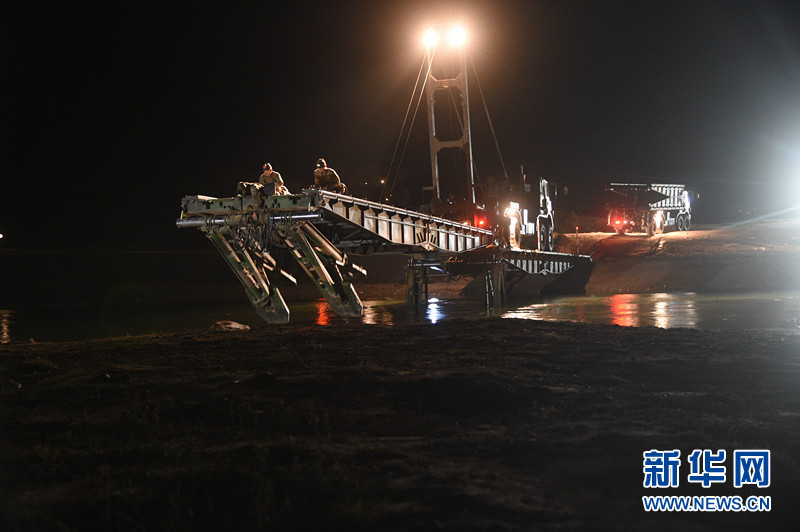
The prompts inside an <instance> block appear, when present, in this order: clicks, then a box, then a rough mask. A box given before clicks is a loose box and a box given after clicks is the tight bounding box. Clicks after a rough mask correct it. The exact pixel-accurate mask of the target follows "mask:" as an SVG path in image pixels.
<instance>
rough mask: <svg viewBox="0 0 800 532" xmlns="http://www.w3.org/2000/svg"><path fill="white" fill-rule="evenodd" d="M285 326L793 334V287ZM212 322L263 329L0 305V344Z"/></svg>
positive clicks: (310, 319)
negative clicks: (467, 322)
mask: <svg viewBox="0 0 800 532" xmlns="http://www.w3.org/2000/svg"><path fill="white" fill-rule="evenodd" d="M290 310H291V325H293V326H308V325H318V326H331V325H337V324H341V323H365V324H383V325H399V324H410V323H437V322H439V321H441V320H445V319H450V318H464V317H481V316H487V315H490V316H500V317H503V318H521V319H534V320H546V321H578V322H590V323H602V324H615V325H621V326H633V327H647V326H654V327H662V328H673V327H685V328H695V329H722V330H741V329H762V330H763V329H772V330H784V331H787V332H796V333H800V292H768V293H749V294H697V293H672V294H666V293H665V294H618V295H614V296H610V297H594V296H568V297H550V298H540V299H537V300H535V301H532V302H527V303H526V304H524V305H520V306H518V307H513V308H505V309H492V310H490V311H488V312H487V310H486V308H485V307H484V306H483V305H482V303H480V302H478V301H463V300H437V299H432V300H431V301H430V302H429V303H428V304H427V305H426V306H423V307H421V308H419V309H413V308H409V307H407V306H406V305H405V303H404V301H399V300H398V301H365V302H364V315H363V316H362V317H361V318H342V317H340V316H337V315H335V314H333V313H332V312H331V311H330V309H329V308H328V306H327V304H326V303H325V302H324V300H322V299H320V300H317V301H311V302H298V303H294V304H290ZM218 320H232V321H236V322H239V323H244V324H247V325H250V326H251V327H254V328H255V327H268V326H269V325H267V324H265V323H264V322H262V321H261V320H260V319H259V318H258V317H257V316H256V314H255V312H254V311H253V309H252V308H251V307H250V305H249V303H247V302H246V301H242V302H241V303H224V304H194V305H187V304H181V305H178V304H172V305H159V306H120V307H110V308H99V307H98V308H81V309H69V308H65V309H39V310H0V343H10V342H26V341H29V339H31V338H32V339H34V340H36V341H38V342H41V341H65V340H83V339H91V338H107V337H118V336H126V335H139V334H151V333H170V332H199V331H205V330H207V329H208V328H209V326H210V325H211V324H212V323H213V322H215V321H218Z"/></svg>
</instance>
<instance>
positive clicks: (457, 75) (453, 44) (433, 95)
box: [423, 24, 476, 203]
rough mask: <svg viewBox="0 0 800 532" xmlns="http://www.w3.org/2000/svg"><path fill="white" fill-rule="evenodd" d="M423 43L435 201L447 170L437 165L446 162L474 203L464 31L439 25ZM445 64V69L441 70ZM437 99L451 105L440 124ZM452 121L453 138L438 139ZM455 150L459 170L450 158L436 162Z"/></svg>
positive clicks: (461, 28) (455, 27)
mask: <svg viewBox="0 0 800 532" xmlns="http://www.w3.org/2000/svg"><path fill="white" fill-rule="evenodd" d="M423 42H424V43H425V46H426V47H427V52H426V56H427V61H428V80H427V82H426V84H425V91H426V93H427V96H428V133H429V135H428V136H429V139H430V150H431V151H430V154H431V173H432V177H433V189H434V193H435V195H436V197H438V198H442V190H441V180H440V174H441V175H444V174H445V173H446V170H447V169H448V168H445V169H444V170H445V172H440V163H442V164H444V165H445V166H447V161H445V162H443V160H445V159H449V160H450V167H449V169H451V170H453V172H451V174H453V175H455V176H457V175H458V174H463V173H466V175H465V176H463V178H465V179H466V186H467V195H468V197H469V200H470V201H471V202H472V203H475V199H476V194H475V174H474V168H473V164H472V140H471V132H470V130H471V126H470V120H469V88H468V83H467V56H466V54H467V47H466V46H465V45H466V43H467V31H466V29H465V27H464V26H462V25H460V24H438V25H435V26H431V27H430V28H429V29H428V31H427V32H426V33H425V36H424V38H423ZM440 43H441V46H440ZM434 58H435V59H434ZM434 60H436V62H437V64H438V65H439V66H440V69H439V72H435V71H434V68H433V63H434ZM445 64H446V65H447V67H448V68H442V66H443V65H445ZM437 95H440V96H442V97H441V98H440V100H439V101H440V102H442V103H445V102H452V106H451V109H452V111H453V112H452V113H451V114H450V116H449V117H448V116H447V113H445V114H444V116H443V117H442V118H443V119H442V120H439V119H438V118H437V116H436V115H437V109H436V107H437V106H436V100H437ZM449 119H452V120H449ZM451 121H452V122H455V123H457V124H458V126H457V129H456V131H455V133H456V134H454V135H453V136H450V137H447V136H446V135H440V132H441V131H442V130H445V131H446V130H447V128H446V127H441V128H440V127H439V126H440V125H444V124H446V123H448V122H451ZM451 133H452V131H451ZM443 137H447V138H443ZM454 150H460V152H461V153H462V154H463V157H464V159H463V166H462V167H461V168H458V166H459V162H458V160H457V159H453V158H451V156H449V155H448V156H447V157H445V158H443V159H442V160H440V158H439V155H440V153H444V152H445V151H446V152H448V153H454Z"/></svg>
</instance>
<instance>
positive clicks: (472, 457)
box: [0, 221, 800, 531]
mask: <svg viewBox="0 0 800 532" xmlns="http://www.w3.org/2000/svg"><path fill="white" fill-rule="evenodd" d="M770 223H780V224H783V223H784V221H780V222H774V221H773V222H770ZM785 223H787V224H790V222H785ZM792 223H794V224H796V222H792ZM794 227H795V226H794V225H791V224H790V225H788V226H787V230H786V231H781V232H780V233H779V234H780V235H782V236H781V237H779V238H776V237H775V234H774V233H773V232H772V231H771V230H770V229H769V228H767V227H764V226H763V225H762V226H759V229H757V230H756V229H752V228H751V229H748V230H747V231H741V230H739V229H737V228H735V227H727V228H724V227H716V228H698V230H697V231H692V232H690V233H688V234H686V233H673V234H666V235H660V236H656V237H653V238H650V239H648V238H646V237H644V236H643V235H627V236H622V237H617V236H614V237H610V238H609V235H608V234H597V236H593V235H595V234H589V235H579V238H580V239H581V241H580V244H579V245H580V246H581V251H582V252H585V251H584V249H585V250H591V253H592V255H593V257H595V258H596V260H597V264H596V269H595V274H594V275H593V277H592V279H590V282H589V285H588V286H587V291H589V292H590V293H615V292H616V291H619V290H626V289H635V288H641V289H642V290H643V291H646V290H644V289H645V288H649V289H650V290H651V291H664V290H665V289H666V291H673V290H683V289H687V288H697V286H701V288H706V289H713V288H715V287H718V288H719V289H725V290H729V289H732V287H733V286H735V285H734V284H732V283H740V284H742V285H745V284H746V285H747V286H752V283H753V282H754V279H758V278H759V276H763V272H764V271H769V272H772V273H770V279H772V280H771V281H770V282H771V283H772V286H779V285H781V287H782V288H789V289H790V288H792V287H793V286H796V285H793V284H792V283H794V282H796V278H795V277H796V276H797V275H800V273H799V272H800V268H798V267H797V260H798V257H799V256H800V243H798V240H797V237H796V236H794V235H800V233H797V232H792V231H790V230H789V229H790V228H794ZM759 235H763V238H762V237H759ZM571 243H573V242H571V241H570V240H569V239H568V237H567V236H566V235H562V237H561V239H560V245H561V246H562V251H563V250H565V249H564V248H565V247H566V246H568V245H569V244H571ZM753 261H756V262H757V263H756V264H755V265H753V264H752V262H753ZM758 261H760V262H758ZM747 264H750V266H746V265H747ZM756 266H758V267H756ZM728 268H731V269H730V270H727V269H728ZM748 268H750V269H748ZM792 268H794V269H793V270H792ZM647 272H650V273H649V275H650V276H651V277H653V276H657V279H655V280H652V281H650V284H649V285H648V286H644V283H645V281H646V277H647V275H648V274H647ZM653 272H657V274H656V273H653ZM748 272H750V273H749V274H748ZM615 273H616V274H615ZM746 275H750V277H749V278H748V277H744V276H746ZM596 276H597V277H596ZM737 276H742V277H737ZM620 278H622V279H620ZM703 283H704V284H703ZM370 289H374V290H377V289H378V288H377V286H374V287H372V288H370ZM631 291H636V290H631ZM0 404H2V408H1V409H0V448H1V449H2V452H0V530H3V531H5V530H332V529H343V530H398V531H400V530H440V529H441V530H556V529H574V530H586V529H588V530H593V529H594V530H606V529H615V530H629V529H637V530H707V529H722V528H725V529H733V530H738V529H770V530H782V529H785V530H790V529H791V530H794V529H796V523H797V522H798V519H800V506H798V505H797V502H796V499H797V493H800V334H792V333H787V332H782V333H778V332H770V331H763V332H759V331H734V332H720V331H699V330H686V329H667V330H664V329H656V328H625V327H617V326H601V325H591V324H579V323H547V322H533V321H529V320H512V319H499V318H485V319H477V320H445V321H443V322H439V323H437V324H435V325H430V324H419V325H407V326H393V327H388V326H380V325H358V324H353V325H346V326H343V327H339V328H336V329H333V328H330V327H305V326H303V327H300V326H292V325H287V326H265V327H262V328H258V329H256V330H251V331H225V332H213V333H212V332H208V333H202V334H174V335H157V336H156V335H154V336H135V337H123V338H114V339H106V340H92V341H84V342H61V343H18V344H4V345H0ZM651 449H656V450H672V449H678V450H680V451H681V459H682V460H683V463H682V466H681V468H680V473H679V486H678V487H676V488H660V489H658V488H644V487H643V481H644V473H643V454H642V453H643V452H645V451H649V450H651ZM694 449H709V450H713V451H715V452H716V451H717V450H719V449H723V450H726V451H727V453H728V456H729V457H730V456H731V455H732V454H733V452H734V450H745V449H767V450H770V451H771V467H770V472H771V483H770V485H769V486H768V487H764V488H758V487H756V486H752V485H746V486H743V487H740V488H735V487H734V486H733V482H732V477H733V473H732V471H731V470H732V468H733V464H732V459H731V458H729V459H728V461H727V462H726V466H727V467H728V477H727V481H726V482H724V483H722V484H720V485H715V486H713V487H711V488H707V489H704V488H702V487H700V486H699V485H697V484H693V483H690V482H689V481H688V473H689V471H690V470H689V463H688V461H686V458H687V457H688V455H689V454H690V453H691V452H692V450H694ZM648 495H680V496H686V495H701V496H702V495H720V496H731V495H738V496H741V497H742V499H746V498H747V497H749V496H751V495H762V496H769V497H770V498H771V504H772V510H771V511H770V512H752V513H751V512H716V513H709V512H646V511H644V510H643V508H642V497H643V496H648Z"/></svg>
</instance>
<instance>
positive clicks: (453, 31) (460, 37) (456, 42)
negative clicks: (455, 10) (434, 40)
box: [448, 26, 467, 46]
mask: <svg viewBox="0 0 800 532" xmlns="http://www.w3.org/2000/svg"><path fill="white" fill-rule="evenodd" d="M448 39H449V40H450V44H451V45H453V46H464V45H465V44H466V43H467V30H466V29H464V27H463V26H452V27H451V28H450V31H449V32H448Z"/></svg>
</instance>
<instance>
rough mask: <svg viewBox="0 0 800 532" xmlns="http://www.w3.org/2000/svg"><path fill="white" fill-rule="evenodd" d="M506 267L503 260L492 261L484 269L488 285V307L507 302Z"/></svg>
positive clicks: (499, 305)
mask: <svg viewBox="0 0 800 532" xmlns="http://www.w3.org/2000/svg"><path fill="white" fill-rule="evenodd" d="M505 273H506V267H505V264H503V263H502V262H492V263H491V264H490V265H489V267H488V268H487V269H486V270H484V282H485V286H486V307H487V308H493V307H502V306H503V305H505V304H506V283H505Z"/></svg>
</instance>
